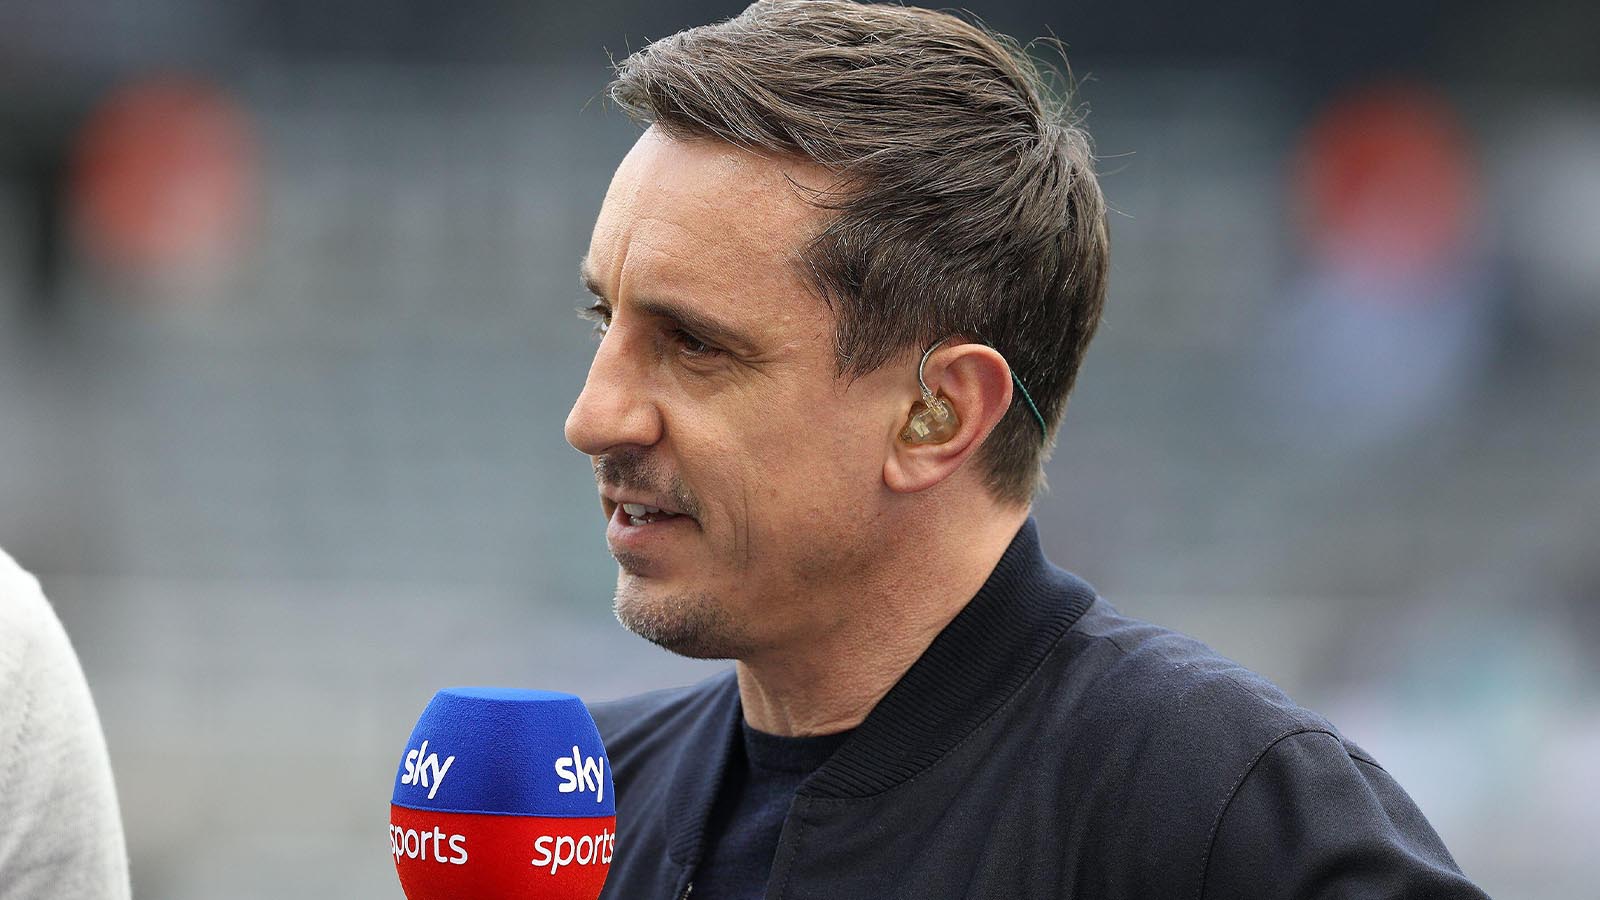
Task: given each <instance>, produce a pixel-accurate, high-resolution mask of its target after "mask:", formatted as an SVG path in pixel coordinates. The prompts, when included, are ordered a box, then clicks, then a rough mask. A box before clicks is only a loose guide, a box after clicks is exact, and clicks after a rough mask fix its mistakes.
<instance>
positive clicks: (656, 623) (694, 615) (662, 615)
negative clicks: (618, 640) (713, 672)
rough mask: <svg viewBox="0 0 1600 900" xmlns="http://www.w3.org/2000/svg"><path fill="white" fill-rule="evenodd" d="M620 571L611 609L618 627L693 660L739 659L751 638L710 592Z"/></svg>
mask: <svg viewBox="0 0 1600 900" xmlns="http://www.w3.org/2000/svg"><path fill="white" fill-rule="evenodd" d="M644 581H645V580H644V579H641V578H638V577H636V576H631V575H628V574H627V573H623V574H622V575H621V577H620V578H618V579H617V595H616V599H615V600H614V601H613V603H612V611H613V612H614V613H616V616H617V621H618V622H621V623H622V627H624V628H626V629H628V630H629V631H631V632H633V633H634V634H637V635H638V636H640V637H642V638H644V639H645V640H647V641H649V642H650V643H652V644H656V645H657V646H660V647H662V648H664V649H666V650H669V651H671V652H673V653H676V654H678V655H679V656H686V657H689V658H691V659H738V658H740V657H741V656H743V655H744V653H745V651H746V650H747V649H748V647H749V645H750V642H749V640H748V638H747V637H746V635H745V634H744V632H743V631H742V629H740V628H739V626H738V625H737V623H736V622H735V621H734V619H733V617H732V616H730V615H729V614H728V611H727V609H726V608H724V607H723V605H722V603H721V602H720V601H718V600H717V598H716V597H715V596H714V595H712V594H709V593H704V592H700V591H694V590H688V589H672V588H667V587H664V586H661V585H658V584H647V583H642V582H644Z"/></svg>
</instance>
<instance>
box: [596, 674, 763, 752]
mask: <svg viewBox="0 0 1600 900" xmlns="http://www.w3.org/2000/svg"><path fill="white" fill-rule="evenodd" d="M737 696H738V683H737V681H736V680H735V676H734V672H733V669H731V668H730V669H727V670H725V671H722V672H718V673H717V674H715V675H712V676H710V677H708V678H706V679H704V680H702V681H700V682H697V683H695V684H691V685H686V686H683V687H672V688H662V689H660V690H655V691H648V692H646V693H643V694H635V695H633V696H629V697H623V698H620V699H617V700H608V701H602V702H596V703H590V704H589V713H590V714H591V715H592V716H594V722H595V726H596V727H597V728H599V730H600V740H601V741H602V742H604V744H605V746H606V753H607V755H608V756H610V757H611V759H612V762H613V764H615V763H617V758H618V756H619V755H624V756H625V755H634V754H639V753H644V754H648V753H650V752H651V750H652V749H654V748H655V747H656V746H659V745H661V744H666V743H675V742H676V741H677V740H680V739H682V738H683V737H687V736H689V735H690V734H692V733H693V731H694V728H695V727H696V726H698V725H700V724H701V723H703V722H704V721H705V720H706V719H707V718H708V717H710V716H711V715H713V714H714V713H716V712H717V711H718V710H720V709H722V705H723V704H725V703H727V702H729V701H730V700H732V699H734V698H736V697H737Z"/></svg>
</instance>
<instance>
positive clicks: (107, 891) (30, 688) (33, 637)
mask: <svg viewBox="0 0 1600 900" xmlns="http://www.w3.org/2000/svg"><path fill="white" fill-rule="evenodd" d="M0 697H3V701H0V741H3V742H4V743H5V744H6V745H7V746H8V747H11V748H12V750H13V751H14V752H12V753H10V754H9V755H8V756H7V757H6V758H5V759H4V760H3V761H0V797H4V798H5V812H6V815H5V819H4V821H3V822H0V896H4V897H21V896H39V897H42V896H47V895H48V896H73V897H94V898H125V897H127V896H128V866H127V857H126V854H125V851H124V849H123V847H124V845H123V837H122V825H121V820H120V818H119V814H118V807H117V799H116V789H115V786H114V784H113V781H112V776H111V766H110V762H109V760H108V758H107V753H106V746H105V738H104V737H103V735H102V734H101V731H100V721H99V718H98V716H97V715H96V713H95V708H94V701H93V699H92V697H91V696H90V694H89V686H88V683H87V682H86V681H85V680H84V675H83V670H82V669H81V668H80V667H79V665H78V658H77V655H76V654H75V653H74V652H73V649H72V644H71V642H70V641H69V640H68V638H67V632H66V629H65V628H63V627H62V625H61V620H60V619H58V618H57V617H56V614H55V610H54V609H53V608H51V606H50V603H49V602H48V601H47V600H46V599H45V596H44V592H43V591H42V590H41V589H40V587H39V582H38V581H37V580H36V579H35V578H34V577H33V576H32V575H29V574H28V573H27V572H25V571H23V569H22V568H21V567H20V566H18V565H17V564H16V562H15V561H14V560H12V559H11V557H9V556H7V555H6V554H5V553H4V552H3V551H0Z"/></svg>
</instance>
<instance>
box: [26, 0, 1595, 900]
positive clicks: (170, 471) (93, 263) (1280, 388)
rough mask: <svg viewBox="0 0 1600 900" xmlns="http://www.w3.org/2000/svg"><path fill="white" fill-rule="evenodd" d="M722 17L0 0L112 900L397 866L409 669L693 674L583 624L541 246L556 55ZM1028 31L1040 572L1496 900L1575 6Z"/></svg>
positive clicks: (1580, 609) (287, 892)
mask: <svg viewBox="0 0 1600 900" xmlns="http://www.w3.org/2000/svg"><path fill="white" fill-rule="evenodd" d="M740 8H742V4H741V3H738V2H732V3H722V2H675V3H647V2H644V0H594V2H589V3H583V4H565V3H562V4H557V3H550V2H528V0H516V2H513V0H457V2H450V3H444V2H435V0H429V2H419V0H407V2H395V0H386V2H382V3H378V2H372V0H332V2H329V0H239V2H230V3H211V2H205V0H139V2H111V0H50V2H45V0H21V2H15V0H13V2H9V3H5V4H0V545H3V546H4V547H6V548H7V549H8V550H9V551H10V552H11V553H12V554H13V555H15V556H16V557H17V559H18V560H20V561H21V562H22V563H23V564H24V565H25V566H26V567H28V568H30V569H32V570H33V571H34V572H36V573H37V574H38V575H39V576H40V578H41V579H42V581H43V583H44V585H45V588H46V591H47V593H48V594H49V595H50V596H51V598H52V599H53V601H54V602H55V604H56V605H57V608H58V610H59V611H60V614H61V616H62V618H63V619H64V620H65V621H66V624H67V627H68V630H69V632H70V633H71V635H72V636H73V639H74V641H75V643H76V646H77V647H78V649H79V652H80V654H81V656H82V659H83V663H84V666H85V668H86V669H87V672H88V675H89V679H90V683H91V685H92V687H93V689H94V692H95V695H96V698H97V700H98V703H99V707H100V712H101V715H102V717H103V719H104V724H105V728H106V732H107V736H108V740H109V743H110V747H111V753H112V757H113V763H114V765H115V768H116V772H117V777H118V782H119V789H120V792H121V797H122V803H123V809H124V814H125V818H126V825H127V834H128V842H129V850H130V853H131V857H132V865H133V878H134V886H135V894H136V896H138V897H140V898H161V900H202V898H204V900H215V898H258V897H259V898H277V897H283V896H318V897H341V898H398V897H399V896H400V893H399V888H398V884H397V882H396V879H395V876H394V873H393V867H392V864H391V859H390V857H389V855H388V848H387V842H386V840H385V837H384V835H385V826H386V822H387V819H386V817H387V806H386V804H387V802H388V794H389V789H390V785H391V779H392V777H393V766H394V765H395V760H396V759H397V758H398V754H399V753H400V751H401V750H402V749H403V748H402V744H403V742H404V740H405V738H406V735H407V734H408V733H409V731H410V728H411V725H412V723H413V721H414V719H415V717H416V716H417V714H418V713H419V712H420V711H421V709H422V707H423V705H424V704H425V703H426V702H427V700H428V698H429V697H430V696H431V694H432V692H433V691H434V690H435V689H436V688H438V687H442V686H446V685H452V684H482V683H488V684H503V685H521V686H536V687H543V688H551V689H560V690H569V691H573V692H576V693H579V694H582V695H583V696H584V697H585V698H586V699H590V700H599V699H605V698H609V697H614V696H619V695H622V694H626V693H631V692H634V691H638V690H642V689H647V688H652V687H657V686H663V685H670V684H681V683H687V682H689V681H692V680H696V679H698V678H700V677H702V676H703V675H705V674H708V673H709V672H711V671H714V670H716V669H718V668H720V667H721V666H723V665H726V664H725V663H695V662H688V661H685V660H680V659H676V658H674V657H671V656H669V655H668V654H666V653H665V652H663V651H660V650H658V649H656V648H655V647H653V646H651V645H649V644H647V643H645V642H643V641H641V640H639V639H637V638H634V637H632V636H631V635H629V634H627V633H626V632H625V631H623V630H622V628H621V627H620V626H618V625H617V624H616V623H615V621H614V620H613V619H612V617H611V612H610V591H609V588H610V585H611V584H612V583H613V580H614V573H615V568H614V563H613V562H612V561H611V559H610V558H609V556H608V555H607V553H606V547H605V542H604V538H603V535H602V526H601V520H600V512H599V509H598V505H597V503H596V500H595V492H594V487H593V481H592V478H591V475H590V472H589V469H588V466H587V464H586V462H585V460H584V459H583V458H582V457H581V456H579V455H578V454H577V453H576V452H575V451H573V450H571V449H570V448H569V447H568V446H567V445H566V443H565V442H564V440H563V438H562V422H563V419H564V417H565V415H566V411H567V409H568V407H569V405H570V403H571V401H572V399H573V398H574V397H575V396H576V395H577V392H578V390H579V388H580V386H581V385H582V383H583V379H584V376H585V372H586V368H587V363H588V359H589V357H590V355H591V353H592V349H593V345H592V343H591V342H590V338H589V336H588V333H587V332H588V329H587V326H586V325H585V324H584V323H582V322H580V321H579V320H578V319H577V318H576V317H575V316H574V315H573V314H572V309H573V308H574V307H575V306H576V305H578V304H579V302H580V300H581V297H580V289H579V288H578V286H577V279H576V267H577V261H578V257H579V255H580V253H581V252H582V250H583V249H584V248H585V247H586V245H587V242H588V235H589V230H590V227H591V225H592V223H593V219H594V215H595V213H596V211H597V210H598V208H599V205H600V201H601V198H602V196H603V193H604V189H605V186H606V184H607V182H608V180H609V178H610V173H611V171H612V168H613V167H614V166H615V164H616V162H617V161H618V160H619V159H620V158H621V157H622V155H623V154H624V153H625V152H626V150H627V148H628V146H629V145H630V143H631V142H632V140H633V138H634V137H635V136H636V134H637V132H638V129H637V128H636V127H635V126H633V125H631V124H630V123H629V122H628V121H627V120H626V119H625V118H624V117H623V116H621V115H620V114H619V113H617V112H616V111H615V110H611V109H608V108H607V107H606V105H605V104H604V103H603V102H601V95H602V92H603V89H604V86H605V84H606V81H607V73H608V65H609V59H610V58H612V57H615V58H617V59H621V58H622V57H623V56H625V55H626V54H627V53H628V52H629V51H630V50H632V49H637V48H639V47H640V46H642V45H644V44H645V43H647V42H648V41H649V40H651V39H654V38H658V37H662V36H664V35H666V34H669V33H671V32H673V31H676V30H678V29H679V28H682V27H685V26H688V25H692V24H698V23H702V22H706V21H711V20H713V19H718V18H723V17H725V16H728V15H731V14H734V13H736V12H737V11H738V10H739V9H740ZM969 8H970V9H971V10H972V11H973V12H974V13H976V14H977V15H979V16H981V17H982V18H983V19H984V20H986V21H988V22H989V23H990V24H991V25H993V26H994V27H996V28H998V29H1000V30H1002V31H1005V32H1007V33H1010V34H1013V35H1016V36H1018V37H1021V38H1023V39H1027V38H1031V37H1035V36H1040V35H1047V34H1054V35H1056V36H1058V37H1059V38H1060V39H1061V40H1063V41H1064V42H1065V43H1066V44H1067V48H1068V55H1069V58H1070V60H1071V63H1072V68H1073V74H1074V76H1075V77H1076V79H1077V80H1078V82H1079V83H1080V91H1079V95H1078V99H1079V102H1080V105H1082V106H1084V107H1086V108H1087V109H1088V111H1089V117H1088V125H1089V128H1090V130H1091V132H1092V133H1093V134H1094V136H1095V138H1096V141H1097V149H1098V152H1099V154H1100V156H1101V159H1102V164H1101V168H1102V170H1103V173H1104V186H1105V189H1106V192H1107V194H1108V196H1109V199H1110V202H1111V204H1112V205H1113V206H1114V207H1115V210H1116V211H1115V213H1114V214H1113V217H1112V233H1113V247H1114V269H1113V275H1112V281H1111V296H1110V300H1109V303H1108V308H1107V313H1106V318H1105V323H1104V325H1103V327H1102V329H1101V331H1100V335H1099V337H1098V339H1097V341H1096V343H1095V346H1094V348H1093V349H1092V350H1091V352H1090V354H1089V358H1088V361H1087V364H1086V367H1085V369H1084V371H1083V374H1082V377H1081V379H1080V382H1079V386H1078V389H1077V393H1076V394H1075V399H1074V401H1073V403H1072V406H1071V410H1070V411H1069V414H1068V416H1067V419H1066V425H1065V429H1064V432H1063V437H1062V441H1061V445H1060V449H1059V450H1058V451H1057V453H1056V455H1055V458H1054V460H1053V461H1052V462H1051V464H1050V467H1049V474H1050V481H1051V485H1052V490H1051V492H1050V493H1049V494H1048V495H1047V496H1046V497H1044V498H1043V499H1042V500H1041V501H1040V502H1039V503H1038V504H1037V507H1036V509H1037V515H1038V518H1039V520H1040V523H1041V528H1042V533H1043V537H1044V540H1045V543H1046V547H1047V550H1048V552H1049V553H1050V555H1051V556H1052V558H1053V559H1054V560H1055V561H1056V562H1058V563H1059V564H1061V565H1063V566H1066V567H1067V568H1070V569H1072V570H1074V571H1076V572H1077V573H1079V574H1080V575H1082V576H1084V577H1085V578H1087V579H1089V580H1090V581H1091V582H1092V583H1094V584H1095V585H1096V586H1097V588H1098V589H1099V590H1100V592H1101V593H1102V594H1104V595H1105V596H1106V597H1107V598H1109V599H1110V600H1111V601H1112V602H1113V603H1115V604H1117V605H1118V606H1119V607H1120V608H1121V609H1122V610H1123V611H1124V612H1127V613H1130V614H1133V615H1137V616H1140V617H1144V618H1149V619H1154V620H1156V621H1160V622H1162V623H1164V624H1168V625H1171V626H1174V627H1177V628H1179V629H1181V630H1184V631H1187V632H1189V633H1192V634H1195V635H1197V636H1199V637H1201V638H1203V639H1205V640H1207V641H1209V642H1210V643H1212V644H1213V645H1215V646H1217V647H1218V648H1219V649H1221V650H1222V651H1224V652H1225V653H1227V654H1229V655H1231V656H1233V657H1235V658H1237V659H1239V660H1241V661H1242V662H1244V663H1246V664H1247V665H1250V666H1252V667H1253V668H1256V669H1258V670H1259V671H1262V672H1263V673H1265V674H1266V675H1268V676H1269V677H1271V678H1273V679H1275V680H1276V681H1278V682H1279V683H1280V684H1282V685H1283V686H1284V687H1285V688H1286V689H1288V690H1289V691H1290V692H1291V693H1292V694H1294V695H1295V696H1296V698H1297V699H1299V700H1300V701H1301V702H1303V703H1305V704H1307V705H1309V706H1312V707H1314V708H1316V709H1318V710H1320V711H1322V712H1324V713H1326V714H1327V715H1329V717H1330V718H1332V719H1333V721H1334V722H1335V723H1336V724H1338V725H1339V726H1340V727H1341V728H1342V730H1344V731H1345V732H1346V733H1347V734H1348V735H1349V736H1350V737H1351V738H1352V739H1354V740H1355V741H1357V742H1358V743H1360V744H1362V745H1364V746H1365V747H1367V749H1369V750H1370V751H1371V752H1373V753H1374V754H1375V755H1376V756H1377V757H1378V759H1380V760H1381V761H1383V762H1384V763H1385V764H1386V765H1387V767H1388V768H1389V769H1390V770H1391V771H1393V772H1394V773H1395V775H1396V776H1397V777H1398V778H1399V780H1400V781H1401V783H1402V784H1404V785H1405V786H1406V787H1407V788H1408V789H1409V790H1410V791H1411V792H1412V794H1413V795H1414V796H1415V798H1416V799H1417V801H1418V802H1419V804H1420V805H1421V806H1422V808H1423V809H1424V811H1425V812H1426V813H1427V814H1428V815H1429V816H1430V818H1431V819H1432V821H1433V823H1434V824H1435V826H1436V827H1437V828H1438V830H1439V831H1440V832H1441V833H1442V834H1443V836H1444V837H1445V839H1446V842H1447V843H1448V845H1449V846H1450V847H1451V849H1452V850H1453V851H1454V853H1455V854H1456V856H1457V858H1458V860H1459V862H1460V864H1461V865H1462V867H1463V868H1464V869H1465V870H1466V872H1467V873H1468V874H1469V875H1470V876H1472V877H1473V878H1474V879H1476V880H1478V881H1479V882H1480V883H1481V884H1482V885H1483V886H1484V887H1485V888H1486V889H1487V890H1488V891H1489V892H1490V893H1491V894H1494V895H1496V896H1505V897H1522V898H1557V897H1562V898H1566V897H1576V896H1593V891H1594V881H1593V875H1594V869H1593V854H1594V851H1595V849H1596V845H1595V842H1594V839H1595V835H1596V834H1600V778H1596V777H1595V774H1594V773H1595V763H1596V760H1600V662H1597V656H1596V654H1595V653H1594V652H1592V650H1591V649H1590V648H1591V647H1592V646H1593V645H1594V644H1595V642H1596V640H1597V638H1600V603H1597V599H1600V552H1597V551H1600V452H1597V447H1600V352H1597V351H1600V54H1597V53H1595V52H1594V48H1595V46H1596V44H1597V38H1600V13H1597V12H1596V9H1595V7H1593V6H1592V5H1588V4H1582V3H1578V2H1568V3H1553V2H1542V0H1528V2H1523V3H1518V4H1512V3H1510V2H1505V0H1498V2H1488V0H1469V2H1457V3H1450V4H1445V3H1441V2H1420V0H1399V2H1382V3H1380V2H1376V0H1356V2H1350V3H1342V4H1337V5H1335V6H1329V5H1327V4H1318V5H1311V4H1281V3H1268V2H1265V0H1244V2H1238V3H1234V4H1229V5H1228V6H1227V7H1226V8H1220V7H1217V6H1216V5H1214V4H1193V3H1187V2H1179V0H1152V2H1147V3H1139V4H1130V3H1112V2H1100V0H1093V2H1087V0H1086V2H1076V0H1074V2H1066V3H1045V2H1029V0H1018V2H1010V3H1006V2H993V3H977V2H974V3H973V4H971V6H970V7H969Z"/></svg>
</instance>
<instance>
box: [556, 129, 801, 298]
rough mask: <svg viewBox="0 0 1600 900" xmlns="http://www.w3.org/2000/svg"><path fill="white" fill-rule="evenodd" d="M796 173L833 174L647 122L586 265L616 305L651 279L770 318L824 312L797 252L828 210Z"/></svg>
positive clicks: (648, 286)
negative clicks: (815, 202) (810, 198)
mask: <svg viewBox="0 0 1600 900" xmlns="http://www.w3.org/2000/svg"><path fill="white" fill-rule="evenodd" d="M790 178H792V179H794V180H795V181H796V182H799V183H800V184H801V185H804V186H806V187H812V188H821V187H825V186H826V184H827V173H826V171H825V170H823V169H821V167H818V166H815V165H813V164H810V163H805V162H798V161H789V160H780V159H775V158H773V157H768V156H762V155H758V154H755V153H752V152H749V151H746V150H743V149H740V148H738V147H734V146H733V145H731V144H726V143H723V142H721V141H714V140H689V141H685V140H678V139H676V138H671V137H668V136H666V135H665V134H664V133H662V132H661V131H660V130H659V129H657V128H654V127H652V128H650V129H649V130H647V131H646V132H645V133H644V135H643V136H641V137H640V138H639V140H638V142H637V143H635V144H634V146H633V149H632V150H630V151H629V153H628V155H627V157H625V158H624V159H623V161H622V163H621V164H620V165H619V166H618V167H617V171H616V174H615V175H614V176H613V177H612V180H611V186H610V188H609V189H608V190H607V191H606V198H605V202H604V204H603V205H602V206H601V209H600V214H599V216H598V217H597V219H596V221H595V226H594V233H593V235H592V237H591V239H590V242H589V252H588V255H587V257H586V259H585V270H586V274H589V275H592V276H593V277H594V279H595V280H596V281H597V282H598V283H599V285H600V286H601V287H603V288H604V290H605V294H606V296H607V297H608V299H610V300H611V301H612V303H613V304H617V305H620V306H625V305H626V302H627V297H628V295H629V293H633V292H645V291H648V292H651V293H652V294H654V293H657V292H668V293H670V294H671V295H672V296H673V297H674V298H675V299H678V300H680V301H682V302H692V303H695V304H697V305H698V304H710V308H711V311H725V312H728V313H743V314H744V315H742V316H741V318H748V317H750V316H759V317H760V318H762V319H764V320H768V321H772V322H773V324H780V320H783V319H788V318H793V317H795V316H796V315H803V316H805V317H806V318H811V317H814V316H815V315H816V314H817V313H818V312H824V313H825V312H826V306H825V305H824V304H823V302H822V301H821V299H820V298H818V297H816V296H815V294H814V293H813V292H812V291H811V289H810V288H809V287H808V285H807V283H806V281H805V279H804V277H803V269H802V267H801V264H800V258H799V253H800V251H801V250H802V249H803V247H804V245H805V242H806V241H807V240H808V239H809V238H811V237H812V236H813V235H815V234H816V233H817V231H818V230H819V229H820V228H821V227H822V225H823V224H824V223H825V214H824V212H823V211H822V210H818V209H817V208H816V207H814V206H812V205H811V204H809V203H807V202H806V200H805V198H804V197H803V196H802V195H801V194H800V192H799V191H797V189H796V188H795V186H794V184H792V183H791V182H790V181H789V179H790Z"/></svg>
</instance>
